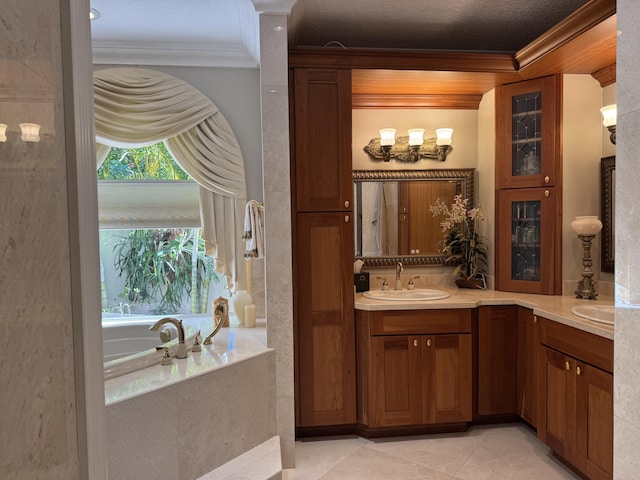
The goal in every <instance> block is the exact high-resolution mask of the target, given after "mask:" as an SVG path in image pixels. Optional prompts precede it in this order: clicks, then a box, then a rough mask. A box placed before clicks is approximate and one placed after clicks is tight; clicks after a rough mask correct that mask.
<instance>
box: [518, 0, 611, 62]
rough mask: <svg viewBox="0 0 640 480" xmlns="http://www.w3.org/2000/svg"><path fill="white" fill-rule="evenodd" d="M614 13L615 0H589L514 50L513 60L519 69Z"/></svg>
mask: <svg viewBox="0 0 640 480" xmlns="http://www.w3.org/2000/svg"><path fill="white" fill-rule="evenodd" d="M615 14H616V0H591V1H590V2H589V3H586V4H585V5H583V6H582V7H581V8H579V9H578V10H576V11H575V12H574V13H573V14H571V15H569V16H568V17H567V18H566V19H565V20H564V21H562V22H561V23H559V24H558V25H556V26H555V27H553V28H552V29H550V30H548V31H547V32H545V33H544V34H542V35H541V36H540V37H538V38H537V39H536V40H534V41H533V42H531V43H530V44H529V45H527V46H526V47H524V48H523V49H522V50H520V51H518V52H516V55H515V60H516V62H517V65H518V69H519V70H521V69H523V68H525V67H527V66H529V65H531V64H532V63H534V62H536V61H539V60H541V59H542V58H544V57H545V56H546V55H548V54H549V53H551V52H552V51H553V50H556V49H557V48H560V47H561V46H562V45H565V44H567V43H569V42H570V41H571V40H573V39H574V38H576V37H578V36H579V35H581V34H583V33H585V32H587V31H588V30H590V29H591V28H593V27H594V26H596V25H598V24H600V23H602V22H604V21H605V20H606V19H607V18H609V17H611V16H613V15H615Z"/></svg>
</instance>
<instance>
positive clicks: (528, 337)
mask: <svg viewBox="0 0 640 480" xmlns="http://www.w3.org/2000/svg"><path fill="white" fill-rule="evenodd" d="M537 320H538V319H537V317H536V316H535V315H533V311H532V310H530V309H528V308H523V307H518V348H517V351H518V379H517V389H516V391H517V408H516V411H517V413H518V415H520V417H522V419H523V420H525V421H526V422H528V423H529V425H531V426H533V427H534V428H536V425H537V424H536V421H537V415H536V395H537V380H538V375H537V372H538V343H539V337H538V321H537Z"/></svg>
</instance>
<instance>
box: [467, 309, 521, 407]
mask: <svg viewBox="0 0 640 480" xmlns="http://www.w3.org/2000/svg"><path fill="white" fill-rule="evenodd" d="M517 308H518V307H516V306H515V305H499V306H483V307H478V327H477V329H478V331H477V355H476V369H477V394H476V397H477V409H476V412H475V413H476V414H475V416H478V417H483V416H508V417H514V416H515V413H516V378H517V368H516V366H517V353H516V352H517V350H516V347H517V332H518V322H517Z"/></svg>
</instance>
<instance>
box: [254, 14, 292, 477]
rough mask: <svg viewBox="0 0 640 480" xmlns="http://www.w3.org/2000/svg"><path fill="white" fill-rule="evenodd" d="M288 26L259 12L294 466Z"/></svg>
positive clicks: (288, 459)
mask: <svg viewBox="0 0 640 480" xmlns="http://www.w3.org/2000/svg"><path fill="white" fill-rule="evenodd" d="M286 26H287V16H286V14H281V13H261V14H260V88H261V105H262V112H261V113H262V144H263V146H262V167H263V168H262V170H263V188H264V206H265V244H266V246H265V248H266V255H265V257H266V273H265V285H266V314H267V315H266V316H267V339H268V343H269V347H272V348H274V349H275V351H276V392H277V397H276V415H277V417H276V418H277V431H278V435H280V440H281V445H282V463H283V468H292V467H293V466H294V431H295V419H294V395H293V392H294V385H293V295H292V265H291V255H292V253H291V185H290V176H289V106H288V105H289V100H288V99H289V93H288V67H287V29H286Z"/></svg>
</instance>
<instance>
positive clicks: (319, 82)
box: [292, 69, 353, 212]
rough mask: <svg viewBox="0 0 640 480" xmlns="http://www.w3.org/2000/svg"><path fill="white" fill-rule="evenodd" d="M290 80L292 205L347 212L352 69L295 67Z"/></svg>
mask: <svg viewBox="0 0 640 480" xmlns="http://www.w3.org/2000/svg"><path fill="white" fill-rule="evenodd" d="M293 82H294V99H293V102H294V119H293V122H294V128H295V129H294V134H293V138H294V139H295V148H294V149H292V150H293V160H294V161H293V162H292V168H293V170H294V171H295V177H294V178H295V180H296V183H295V189H296V209H297V211H298V212H313V211H315V212H320V211H340V210H343V211H344V210H350V209H351V204H352V197H353V192H352V188H353V187H352V181H351V71H350V70H322V69H296V70H294V74H293Z"/></svg>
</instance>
